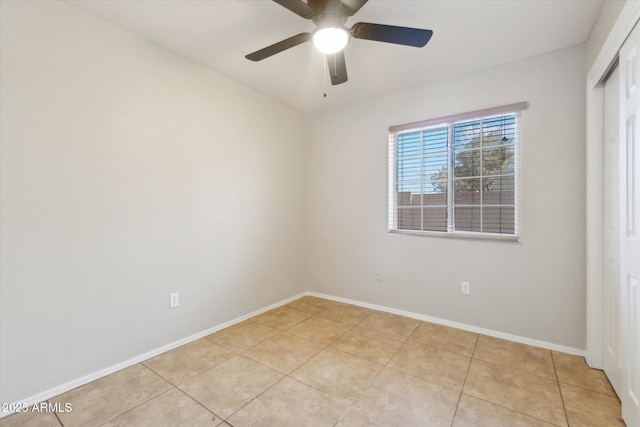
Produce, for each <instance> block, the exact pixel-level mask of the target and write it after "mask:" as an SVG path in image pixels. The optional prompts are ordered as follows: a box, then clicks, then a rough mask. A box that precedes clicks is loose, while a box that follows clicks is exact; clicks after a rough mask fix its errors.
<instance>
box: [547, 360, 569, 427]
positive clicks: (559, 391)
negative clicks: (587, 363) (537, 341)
mask: <svg viewBox="0 0 640 427" xmlns="http://www.w3.org/2000/svg"><path fill="white" fill-rule="evenodd" d="M549 357H551V363H552V364H553V373H554V374H555V375H556V384H557V385H558V393H560V402H561V403H562V411H563V412H564V419H565V421H566V422H567V425H570V424H569V415H568V414H567V407H566V406H565V404H564V396H563V395H562V388H561V387H560V378H558V369H557V368H556V361H555V359H554V358H553V352H552V351H551V350H549Z"/></svg>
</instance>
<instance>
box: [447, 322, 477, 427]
mask: <svg viewBox="0 0 640 427" xmlns="http://www.w3.org/2000/svg"><path fill="white" fill-rule="evenodd" d="M479 340H480V334H478V335H477V336H476V342H475V343H473V351H471V356H470V357H469V366H468V367H467V372H466V373H465V375H464V381H462V388H461V389H460V395H459V396H458V403H456V410H455V411H453V417H452V418H451V427H453V423H454V422H455V420H456V415H457V414H458V408H459V407H460V401H461V400H462V395H463V393H464V386H465V385H466V384H467V378H468V377H469V371H471V363H472V362H473V355H474V354H475V352H476V347H478V341H479Z"/></svg>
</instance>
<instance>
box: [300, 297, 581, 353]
mask: <svg viewBox="0 0 640 427" xmlns="http://www.w3.org/2000/svg"><path fill="white" fill-rule="evenodd" d="M305 295H310V296H314V297H318V298H325V299H329V300H332V301H338V302H344V303H346V304H352V305H357V306H360V307H366V308H370V309H372V310H378V311H384V312H387V313H392V314H398V315H400V316H405V317H410V318H412V319H417V320H422V321H425V322H430V323H436V324H438V325H443V326H449V327H452V328H456V329H462V330H463V331H469V332H475V333H478V334H482V335H488V336H490V337H495V338H502V339H503V340H507V341H513V342H517V343H521V344H527V345H531V346H534V347H541V348H545V349H547V350H554V351H559V352H562V353H568V354H573V355H576V356H582V357H584V356H585V355H586V350H580V349H577V348H573V347H567V346H564V345H558V344H553V343H550V342H546V341H540V340H534V339H531V338H526V337H521V336H518V335H512V334H507V333H504V332H499V331H494V330H492V329H485V328H479V327H477V326H472V325H467V324H464V323H458V322H453V321H451V320H446V319H440V318H438V317H431V316H427V315H424V314H418V313H412V312H410V311H404V310H398V309H395V308H390V307H385V306H382V305H377V304H369V303H366V302H362V301H356V300H352V299H348V298H340V297H335V296H333V295H327V294H322V293H318V292H305Z"/></svg>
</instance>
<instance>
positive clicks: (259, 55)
mask: <svg viewBox="0 0 640 427" xmlns="http://www.w3.org/2000/svg"><path fill="white" fill-rule="evenodd" d="M309 40H311V33H300V34H297V35H295V36H293V37H289V38H288V39H285V40H282V41H281V42H278V43H275V44H272V45H271V46H267V47H265V48H264V49H260V50H258V51H255V52H253V53H250V54H249V55H247V56H245V58H247V59H249V60H251V61H256V62H257V61H262V60H263V59H266V58H268V57H270V56H273V55H275V54H276V53H280V52H282V51H284V50H287V49H290V48H292V47H295V46H298V45H299V44H302V43H304V42H306V41H309Z"/></svg>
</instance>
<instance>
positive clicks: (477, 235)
mask: <svg viewBox="0 0 640 427" xmlns="http://www.w3.org/2000/svg"><path fill="white" fill-rule="evenodd" d="M527 107H528V104H527V102H520V103H516V104H509V105H504V106H500V107H495V108H488V109H483V110H476V111H471V112H467V113H462V114H455V115H450V116H445V117H439V118H435V119H429V120H423V121H419V122H413V123H406V124H402V125H397V126H391V127H389V145H388V148H389V170H388V172H389V177H388V191H389V193H388V196H389V197H388V232H389V233H394V234H407V235H418V236H435V237H445V238H448V237H454V238H460V237H461V238H472V239H490V240H507V241H519V240H520V220H519V219H520V170H521V161H522V150H521V139H522V136H521V128H522V123H521V122H522V116H521V114H520V113H521V111H523V110H526V109H527ZM509 114H515V115H516V126H515V131H516V134H515V141H514V149H515V155H516V158H515V159H514V169H515V170H514V174H513V176H514V196H513V197H514V201H513V205H514V232H513V234H511V233H495V232H486V231H461V230H455V225H454V211H455V209H456V205H455V202H454V197H455V195H454V193H455V190H454V188H455V181H456V177H455V174H454V172H455V170H454V156H455V154H456V149H455V145H454V144H455V141H454V127H455V125H456V124H460V123H465V122H471V121H476V120H478V121H480V120H486V119H489V118H491V117H496V116H502V115H509ZM445 127H446V129H447V136H448V137H447V152H446V154H447V164H448V165H449V168H448V174H447V188H448V189H449V191H447V196H446V203H447V204H446V212H447V220H446V224H447V229H446V231H435V230H415V229H401V228H398V222H399V221H398V218H399V215H398V212H399V205H398V194H399V193H398V190H399V187H398V185H399V180H398V170H399V169H398V167H399V166H398V159H399V157H400V156H399V155H398V151H399V149H398V136H399V135H401V134H406V133H410V132H420V133H421V137H420V138H421V142H420V147H421V149H420V169H419V170H420V174H421V177H420V181H421V183H422V182H423V178H422V173H423V170H424V165H423V163H422V159H423V148H422V147H423V145H422V137H423V135H424V134H423V133H422V132H424V131H428V130H434V129H439V128H445ZM478 150H479V152H480V153H481V155H482V152H483V150H485V148H484V147H482V146H481V147H480V148H479V149H478ZM480 172H481V174H482V176H485V175H483V173H482V170H481V171H480ZM489 176H490V175H489ZM480 192H481V193H482V191H480ZM421 194H424V193H421ZM477 206H478V207H479V208H481V209H483V207H484V205H483V204H479V205H477ZM420 207H421V210H420V218H421V222H422V221H423V220H424V215H423V210H424V202H421V205H420ZM421 228H422V227H421Z"/></svg>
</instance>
